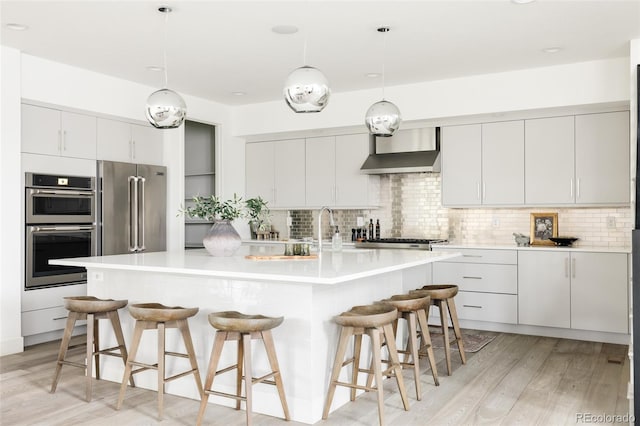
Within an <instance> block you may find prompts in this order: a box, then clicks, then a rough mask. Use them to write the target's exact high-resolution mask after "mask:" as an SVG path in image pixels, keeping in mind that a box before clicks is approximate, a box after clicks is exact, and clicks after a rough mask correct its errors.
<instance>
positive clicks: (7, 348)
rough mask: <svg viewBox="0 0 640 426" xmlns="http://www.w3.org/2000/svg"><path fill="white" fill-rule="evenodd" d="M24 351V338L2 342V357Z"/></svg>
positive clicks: (0, 343)
mask: <svg viewBox="0 0 640 426" xmlns="http://www.w3.org/2000/svg"><path fill="white" fill-rule="evenodd" d="M23 351H24V339H23V338H22V337H14V338H13V339H7V340H2V341H0V356H5V355H11V354H17V353H19V352H23Z"/></svg>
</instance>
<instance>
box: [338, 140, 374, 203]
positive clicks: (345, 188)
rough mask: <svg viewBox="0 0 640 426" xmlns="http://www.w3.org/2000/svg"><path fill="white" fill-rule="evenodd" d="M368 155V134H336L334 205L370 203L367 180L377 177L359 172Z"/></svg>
mask: <svg viewBox="0 0 640 426" xmlns="http://www.w3.org/2000/svg"><path fill="white" fill-rule="evenodd" d="M368 155H369V135H368V134H359V135H343V136H336V201H335V205H336V206H340V207H344V206H351V207H357V206H370V205H371V204H372V202H371V201H372V200H370V199H369V194H370V190H371V188H369V181H370V179H371V178H374V179H377V178H378V177H377V176H371V175H365V174H363V173H360V167H361V166H362V163H363V162H364V160H365V159H366V158H367V156H368Z"/></svg>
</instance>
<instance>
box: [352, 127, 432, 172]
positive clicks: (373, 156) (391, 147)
mask: <svg viewBox="0 0 640 426" xmlns="http://www.w3.org/2000/svg"><path fill="white" fill-rule="evenodd" d="M360 172H361V173H365V174H370V175H374V174H385V173H416V172H420V173H425V172H427V173H437V172H440V128H439V127H426V128H421V129H406V130H398V131H397V132H396V133H395V134H394V135H393V136H390V137H375V136H371V137H370V140H369V157H367V159H366V160H365V162H364V164H363V165H362V167H361V168H360Z"/></svg>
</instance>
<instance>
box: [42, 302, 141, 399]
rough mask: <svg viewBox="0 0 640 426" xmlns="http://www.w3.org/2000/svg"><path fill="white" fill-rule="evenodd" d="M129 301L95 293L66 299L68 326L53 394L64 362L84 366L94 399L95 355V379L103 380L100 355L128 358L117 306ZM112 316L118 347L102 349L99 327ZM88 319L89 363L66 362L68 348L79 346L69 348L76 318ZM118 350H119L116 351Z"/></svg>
mask: <svg viewBox="0 0 640 426" xmlns="http://www.w3.org/2000/svg"><path fill="white" fill-rule="evenodd" d="M127 303H128V302H127V301H126V300H111V299H106V300H104V299H98V298H95V297H93V296H74V297H65V298H64V307H65V308H66V309H68V310H69V316H68V317H67V325H66V327H65V329H64V334H63V336H62V342H61V343H60V351H59V352H58V362H57V363H56V372H55V374H54V376H53V383H52V384H51V393H54V392H55V391H56V387H57V386H58V380H59V379H60V373H61V372H62V366H63V365H71V366H74V367H79V368H83V369H84V370H85V376H86V399H87V401H91V386H92V378H93V360H94V357H95V369H96V379H98V380H99V379H100V355H110V356H117V357H121V358H122V361H123V362H124V363H126V361H127V348H126V346H125V343H124V336H123V335H122V327H121V325H120V317H119V316H118V309H120V308H123V307H125V306H127ZM107 318H108V319H109V320H110V321H111V326H112V327H113V332H114V333H115V336H116V341H117V342H118V346H114V347H112V348H106V349H100V339H99V332H98V330H99V328H98V320H101V319H107ZM84 319H86V320H87V341H86V353H87V355H86V363H82V364H81V363H77V362H71V361H66V360H65V356H66V354H67V350H68V349H73V348H74V347H78V346H80V345H74V346H71V347H69V341H70V340H71V334H72V333H73V328H74V327H75V324H76V321H78V320H84ZM116 350H118V352H117V353H116V352H115V351H116ZM131 386H135V384H134V382H133V379H131Z"/></svg>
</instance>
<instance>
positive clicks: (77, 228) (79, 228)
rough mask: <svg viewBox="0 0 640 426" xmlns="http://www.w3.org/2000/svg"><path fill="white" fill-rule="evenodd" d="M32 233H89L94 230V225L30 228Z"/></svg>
mask: <svg viewBox="0 0 640 426" xmlns="http://www.w3.org/2000/svg"><path fill="white" fill-rule="evenodd" d="M31 229H32V230H33V232H42V231H91V230H93V229H95V225H84V226H83V225H79V226H32V227H31Z"/></svg>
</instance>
